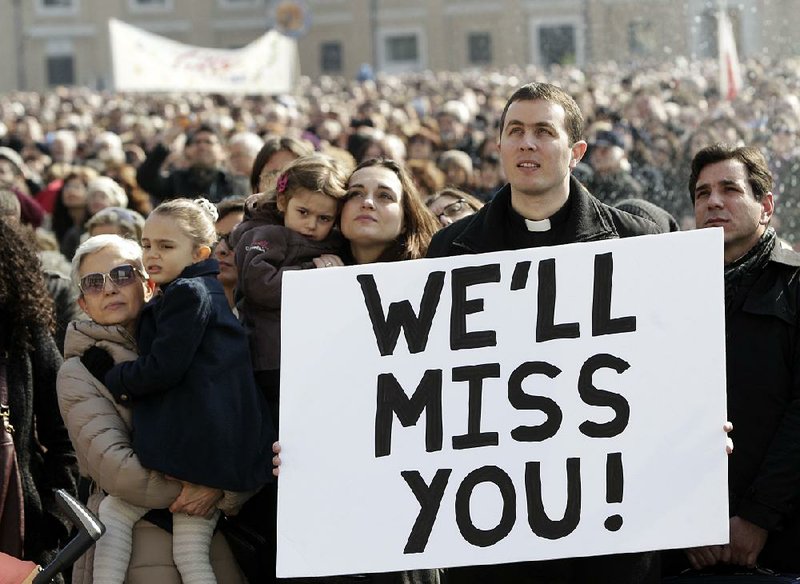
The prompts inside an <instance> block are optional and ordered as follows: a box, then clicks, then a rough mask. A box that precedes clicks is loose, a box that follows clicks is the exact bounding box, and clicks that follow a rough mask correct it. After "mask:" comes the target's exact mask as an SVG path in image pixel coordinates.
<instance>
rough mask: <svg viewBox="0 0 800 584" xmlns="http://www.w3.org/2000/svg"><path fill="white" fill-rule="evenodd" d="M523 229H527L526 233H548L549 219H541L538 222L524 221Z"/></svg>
mask: <svg viewBox="0 0 800 584" xmlns="http://www.w3.org/2000/svg"><path fill="white" fill-rule="evenodd" d="M525 227H527V228H528V231H534V232H536V233H541V232H544V231H550V227H551V225H550V219H542V220H540V221H532V220H530V219H525Z"/></svg>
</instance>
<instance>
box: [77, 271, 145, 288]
mask: <svg viewBox="0 0 800 584" xmlns="http://www.w3.org/2000/svg"><path fill="white" fill-rule="evenodd" d="M106 276H107V277H108V279H109V280H111V283H112V284H114V286H116V287H117V288H124V287H126V286H130V285H131V284H133V283H134V282H136V277H137V276H139V277H140V278H142V279H144V274H143V273H142V272H141V271H140V270H139V268H137V267H135V266H132V265H130V264H122V265H121V266H117V267H116V268H111V270H109V272H108V273H107V274H103V273H101V272H95V273H92V274H86V275H85V276H84V277H83V278H81V282H80V289H81V292H83V293H84V294H102V293H103V291H104V290H105V289H106Z"/></svg>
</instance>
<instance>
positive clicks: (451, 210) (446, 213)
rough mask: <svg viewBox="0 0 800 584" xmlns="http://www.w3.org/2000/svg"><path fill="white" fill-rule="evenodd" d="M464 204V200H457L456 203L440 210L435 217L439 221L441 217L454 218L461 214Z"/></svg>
mask: <svg viewBox="0 0 800 584" xmlns="http://www.w3.org/2000/svg"><path fill="white" fill-rule="evenodd" d="M466 202H467V201H466V200H465V199H459V200H457V201H454V202H452V203H450V204H449V205H447V206H446V207H445V208H444V209H442V212H441V213H439V214H438V215H436V217H438V218H439V219H441V218H442V217H455V216H456V215H458V214H459V213H461V210H462V209H463V208H464V203H466Z"/></svg>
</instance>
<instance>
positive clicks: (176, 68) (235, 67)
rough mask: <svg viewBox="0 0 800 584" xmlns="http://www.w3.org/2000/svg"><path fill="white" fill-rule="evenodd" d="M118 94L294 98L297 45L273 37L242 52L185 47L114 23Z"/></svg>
mask: <svg viewBox="0 0 800 584" xmlns="http://www.w3.org/2000/svg"><path fill="white" fill-rule="evenodd" d="M109 34H110V37H111V55H112V63H113V69H114V87H115V89H116V90H117V91H202V92H211V93H247V94H270V95H274V94H279V93H290V92H291V91H292V89H293V87H294V82H295V79H296V77H297V75H298V68H299V66H298V57H297V43H296V41H295V40H294V39H291V38H289V37H286V36H284V35H281V34H279V33H277V32H275V31H270V32H267V33H265V34H264V35H262V36H261V37H259V38H258V39H256V40H255V41H253V42H252V43H250V44H249V45H247V46H246V47H243V48H241V49H235V50H224V49H207V48H203V47H193V46H191V45H185V44H183V43H179V42H176V41H173V40H170V39H167V38H164V37H162V36H159V35H156V34H153V33H150V32H147V31H144V30H142V29H139V28H136V27H134V26H131V25H129V24H126V23H124V22H122V21H120V20H116V19H113V18H112V19H111V20H110V21H109Z"/></svg>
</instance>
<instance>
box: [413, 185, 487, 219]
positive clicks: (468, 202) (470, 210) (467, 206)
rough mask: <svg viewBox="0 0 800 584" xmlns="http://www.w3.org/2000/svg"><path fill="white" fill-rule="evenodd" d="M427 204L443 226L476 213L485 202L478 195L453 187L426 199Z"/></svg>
mask: <svg viewBox="0 0 800 584" xmlns="http://www.w3.org/2000/svg"><path fill="white" fill-rule="evenodd" d="M425 204H426V205H427V206H428V209H429V210H430V212H431V213H433V214H434V216H435V217H436V219H438V220H439V223H441V224H442V227H447V226H448V225H450V224H451V223H455V222H456V221H458V220H459V219H463V218H464V217H469V216H470V215H474V214H475V213H477V212H478V211H480V209H481V207H483V202H481V200H480V199H478V198H477V197H473V196H472V195H470V194H469V193H465V192H464V191H461V190H459V189H453V188H446V189H442V190H441V191H439V192H438V193H436V194H435V195H433V196H432V197H431V198H429V199H428V200H427V201H425Z"/></svg>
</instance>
